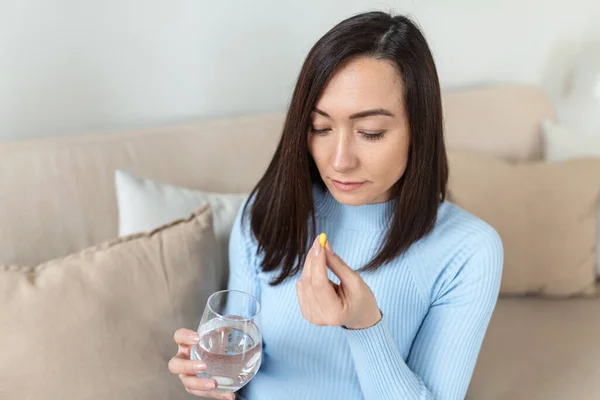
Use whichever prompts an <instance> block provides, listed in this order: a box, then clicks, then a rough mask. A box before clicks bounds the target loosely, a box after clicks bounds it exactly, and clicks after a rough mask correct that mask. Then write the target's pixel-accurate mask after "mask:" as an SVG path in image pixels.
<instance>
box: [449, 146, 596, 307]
mask: <svg viewBox="0 0 600 400" xmlns="http://www.w3.org/2000/svg"><path fill="white" fill-rule="evenodd" d="M449 163H450V182H449V200H450V201H452V202H454V203H456V204H458V205H459V206H461V207H462V208H464V209H466V210H468V211H470V212H472V213H473V214H475V215H477V216H479V217H480V218H482V219H483V220H485V221H487V222H488V223H490V224H491V225H492V226H493V227H494V228H495V229H496V230H497V231H498V233H499V234H500V236H501V238H502V241H503V243H504V251H505V265H504V272H503V277H502V286H501V293H503V294H519V295H520V294H534V295H547V296H573V295H591V294H594V293H595V292H596V290H595V285H594V284H595V276H596V273H595V266H596V265H595V260H596V252H595V245H596V232H597V227H596V205H597V202H598V197H599V193H600V160H597V159H581V160H573V161H565V162H560V163H548V164H546V163H541V162H540V163H528V164H521V163H519V164H509V163H508V162H505V161H501V160H499V159H496V158H493V157H486V156H481V155H474V154H468V153H461V152H450V154H449Z"/></svg>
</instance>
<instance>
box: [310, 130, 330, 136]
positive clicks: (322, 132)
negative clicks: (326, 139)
mask: <svg viewBox="0 0 600 400" xmlns="http://www.w3.org/2000/svg"><path fill="white" fill-rule="evenodd" d="M330 130H331V129H329V128H325V129H315V128H310V131H311V132H312V133H314V134H315V135H324V134H326V133H327V132H329V131H330Z"/></svg>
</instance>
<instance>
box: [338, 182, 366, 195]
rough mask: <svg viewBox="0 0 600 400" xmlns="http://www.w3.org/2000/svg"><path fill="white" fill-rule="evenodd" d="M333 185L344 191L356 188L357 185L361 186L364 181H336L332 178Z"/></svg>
mask: <svg viewBox="0 0 600 400" xmlns="http://www.w3.org/2000/svg"><path fill="white" fill-rule="evenodd" d="M332 182H333V184H334V186H335V187H336V188H337V189H338V190H341V191H344V192H350V191H353V190H356V189H358V188H359V187H361V186H362V185H364V182H350V181H346V182H344V181H336V180H332Z"/></svg>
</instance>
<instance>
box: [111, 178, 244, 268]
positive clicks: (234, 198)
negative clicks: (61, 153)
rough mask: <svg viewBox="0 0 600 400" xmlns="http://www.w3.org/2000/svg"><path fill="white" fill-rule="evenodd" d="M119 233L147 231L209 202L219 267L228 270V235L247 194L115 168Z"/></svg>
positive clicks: (186, 215) (187, 214) (189, 213)
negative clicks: (199, 187)
mask: <svg viewBox="0 0 600 400" xmlns="http://www.w3.org/2000/svg"><path fill="white" fill-rule="evenodd" d="M115 186H116V193H117V207H118V211H119V236H126V235H130V234H133V233H138V232H147V231H150V230H153V229H155V228H157V227H159V226H161V225H164V224H166V223H169V222H171V221H173V220H176V219H180V218H185V217H188V216H189V215H191V214H192V213H193V212H194V211H196V210H197V209H198V208H200V207H201V206H203V205H205V204H206V203H209V204H210V206H211V208H212V212H213V226H214V231H215V236H216V238H217V241H218V242H219V246H220V251H221V260H223V265H222V268H223V271H228V266H229V257H228V247H229V235H230V233H231V228H232V226H233V222H234V220H235V217H236V215H237V212H238V210H239V208H240V207H241V206H242V204H243V203H244V201H245V200H246V198H247V196H248V194H225V193H213V192H204V191H201V190H192V189H187V188H182V187H176V186H171V185H167V184H164V183H160V182H156V181H153V180H151V179H148V178H140V177H137V176H134V175H132V174H130V173H128V172H125V171H122V170H117V171H115Z"/></svg>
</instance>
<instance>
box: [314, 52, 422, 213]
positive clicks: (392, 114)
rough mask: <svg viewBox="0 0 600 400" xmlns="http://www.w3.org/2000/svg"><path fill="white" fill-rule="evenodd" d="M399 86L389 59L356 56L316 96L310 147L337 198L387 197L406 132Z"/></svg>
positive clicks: (404, 150)
mask: <svg viewBox="0 0 600 400" xmlns="http://www.w3.org/2000/svg"><path fill="white" fill-rule="evenodd" d="M402 88H403V82H402V79H401V77H400V74H399V73H398V72H397V71H396V69H395V68H394V67H393V66H392V65H391V64H389V63H388V62H386V61H381V60H376V59H374V58H367V57H360V58H356V59H353V60H351V61H350V62H348V63H347V64H345V65H344V66H343V67H342V68H340V69H339V70H338V71H337V72H336V73H335V74H334V75H333V77H332V79H331V80H330V82H329V83H328V84H327V86H326V87H325V89H324V90H323V93H322V95H321V97H320V98H319V100H318V101H317V104H316V107H315V109H314V110H313V112H312V117H311V120H312V125H311V128H310V132H309V139H308V147H309V151H310V153H311V155H312V157H313V159H314V160H315V163H316V165H317V168H318V169H319V174H320V175H321V178H322V179H323V181H324V182H325V185H327V188H328V189H329V191H330V192H331V194H332V195H333V197H334V198H335V199H336V200H337V201H339V202H340V203H343V204H347V205H362V204H369V203H381V202H384V201H387V200H389V198H390V192H391V188H392V186H393V185H394V184H395V183H396V182H397V181H398V179H400V177H402V175H403V174H404V171H405V170H406V163H407V158H408V147H409V140H410V134H409V128H408V121H407V118H406V112H405V107H404V96H403V94H402Z"/></svg>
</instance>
